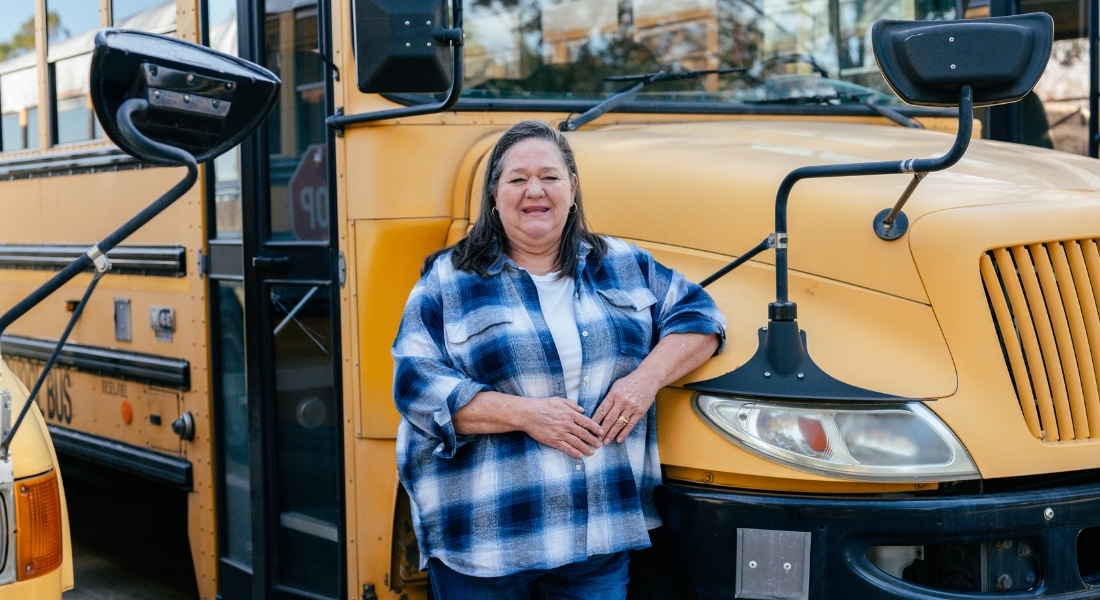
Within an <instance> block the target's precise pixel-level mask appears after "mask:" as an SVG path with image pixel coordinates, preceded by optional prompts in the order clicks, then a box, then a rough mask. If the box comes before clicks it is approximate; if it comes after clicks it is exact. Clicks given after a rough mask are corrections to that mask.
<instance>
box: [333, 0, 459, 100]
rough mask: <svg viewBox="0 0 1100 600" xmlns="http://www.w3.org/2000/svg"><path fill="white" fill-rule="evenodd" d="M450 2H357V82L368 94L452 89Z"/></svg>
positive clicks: (422, 92) (420, 0)
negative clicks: (448, 19) (448, 23)
mask: <svg viewBox="0 0 1100 600" xmlns="http://www.w3.org/2000/svg"><path fill="white" fill-rule="evenodd" d="M446 7H447V2H446V0H356V1H355V3H354V11H355V15H354V26H355V35H354V37H355V64H356V85H357V86H358V88H359V91H360V92H363V93H372V94H374V93H377V94H385V93H409V94H429V93H437V92H445V91H447V90H449V89H450V88H451V84H452V78H453V77H454V74H453V70H454V69H453V66H452V57H451V52H452V50H451V44H452V42H455V41H456V40H453V39H450V37H449V36H451V35H453V34H452V32H451V31H449V30H447V29H446V27H447V22H446V12H445V10H446Z"/></svg>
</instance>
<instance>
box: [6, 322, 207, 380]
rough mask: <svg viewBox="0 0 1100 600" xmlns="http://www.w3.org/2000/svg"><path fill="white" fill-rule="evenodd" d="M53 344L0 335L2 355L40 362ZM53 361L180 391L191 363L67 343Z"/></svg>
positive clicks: (189, 378) (179, 359)
mask: <svg viewBox="0 0 1100 600" xmlns="http://www.w3.org/2000/svg"><path fill="white" fill-rule="evenodd" d="M55 343H56V342H55V341H52V340H42V339H36V338H28V337H21V336H14V335H6V334H5V335H4V336H3V337H0V344H2V348H3V351H4V354H5V355H8V356H15V357H18V358H23V359H26V360H34V361H40V362H45V361H46V359H48V358H49V357H50V353H52V352H53V348H54V344H55ZM57 364H58V365H60V366H62V367H67V368H70V369H75V370H77V371H81V372H83V373H91V374H93V375H98V376H101V377H112V378H115V379H122V380H125V381H134V382H137V383H142V384H145V385H148V386H152V387H160V388H168V389H173V390H180V391H187V390H189V389H191V363H190V362H188V361H186V360H184V359H182V358H172V357H168V356H158V355H155V354H140V353H137V352H127V351H125V350H112V349H109V348H100V347H97V346H84V345H81V344H73V343H67V344H65V347H64V348H62V350H61V353H60V354H59V355H58V357H57Z"/></svg>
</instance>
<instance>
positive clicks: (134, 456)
mask: <svg viewBox="0 0 1100 600" xmlns="http://www.w3.org/2000/svg"><path fill="white" fill-rule="evenodd" d="M47 429H49V431H50V437H51V438H53V446H54V449H55V450H56V451H57V453H58V454H59V455H63V456H67V457H72V458H77V459H80V460H85V461H88V462H91V463H95V464H99V465H103V466H106V467H109V468H111V469H115V470H117V471H120V472H123V473H128V474H131V475H138V476H141V477H145V478H147V479H151V480H153V481H156V482H158V483H163V484H165V485H169V486H172V487H174V488H178V489H181V490H184V491H187V492H190V491H191V490H192V489H193V485H192V479H191V471H192V469H191V461H189V460H187V459H186V458H183V457H180V456H171V455H168V454H163V453H161V452H156V451H154V450H150V449H148V448H142V447H140V446H133V445H131V444H124V443H122V442H117V441H115V440H111V439H107V438H103V437H99V436H98V435H91V434H87V433H81V432H79V431H74V430H72V429H66V428H65V427H59V426H56V425H48V426H47Z"/></svg>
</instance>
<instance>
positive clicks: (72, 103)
mask: <svg viewBox="0 0 1100 600" xmlns="http://www.w3.org/2000/svg"><path fill="white" fill-rule="evenodd" d="M91 65H92V55H91V54H90V53H85V54H78V55H76V56H74V57H72V58H66V59H64V60H59V61H57V62H55V63H54V97H55V98H56V99H57V104H56V107H57V108H56V110H57V143H59V144H67V143H69V142H80V141H84V140H91V139H97V138H101V137H103V132H102V131H101V130H100V128H99V121H98V120H97V119H96V118H95V111H94V110H93V109H92V103H91V95H90V88H89V85H88V81H89V79H88V72H89V69H91Z"/></svg>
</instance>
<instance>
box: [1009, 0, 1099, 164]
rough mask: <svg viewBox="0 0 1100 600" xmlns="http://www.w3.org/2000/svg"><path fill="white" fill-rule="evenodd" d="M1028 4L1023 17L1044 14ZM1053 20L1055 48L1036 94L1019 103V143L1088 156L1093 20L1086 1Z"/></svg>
mask: <svg viewBox="0 0 1100 600" xmlns="http://www.w3.org/2000/svg"><path fill="white" fill-rule="evenodd" d="M1032 4H1037V3H1034V2H1025V3H1024V6H1023V8H1024V11H1025V12H1026V11H1028V10H1046V9H1047V8H1048V7H1046V6H1045V5H1042V6H1035V7H1034V8H1032V6H1031V5H1032ZM1051 12H1052V14H1051V16H1052V17H1053V18H1054V37H1055V40H1054V47H1053V48H1052V49H1051V52H1050V61H1049V62H1048V63H1047V68H1046V71H1044V72H1043V78H1042V79H1040V80H1039V83H1038V84H1036V86H1035V90H1034V93H1031V94H1028V95H1027V96H1026V97H1024V99H1023V100H1022V101H1021V105H1020V106H1021V108H1020V111H1021V113H1022V114H1021V123H1022V126H1021V128H1020V135H1021V139H1020V141H1021V142H1023V143H1025V144H1032V145H1035V146H1044V147H1047V148H1054V149H1055V150H1065V151H1067V152H1073V153H1076V154H1082V155H1088V152H1089V38H1088V23H1087V20H1086V19H1085V18H1084V16H1085V15H1088V14H1089V7H1088V4H1087V2H1086V0H1076V1H1075V2H1065V3H1064V4H1063V5H1062V7H1061V9H1060V10H1055V11H1051Z"/></svg>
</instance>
